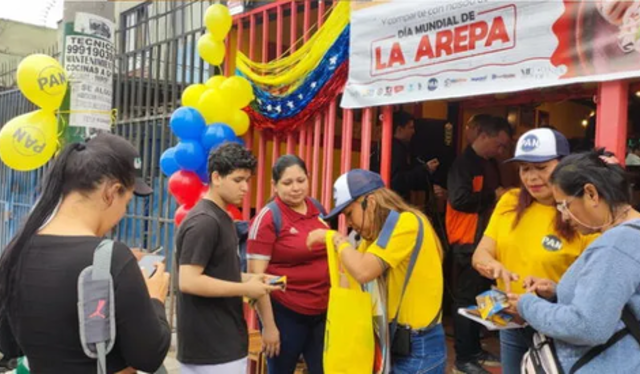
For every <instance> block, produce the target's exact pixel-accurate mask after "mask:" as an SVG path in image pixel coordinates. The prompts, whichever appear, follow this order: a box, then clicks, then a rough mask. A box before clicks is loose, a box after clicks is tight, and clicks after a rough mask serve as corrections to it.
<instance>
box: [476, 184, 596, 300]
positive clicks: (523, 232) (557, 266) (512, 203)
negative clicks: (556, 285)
mask: <svg viewBox="0 0 640 374" xmlns="http://www.w3.org/2000/svg"><path fill="white" fill-rule="evenodd" d="M519 193H520V190H519V189H515V190H511V191H509V192H507V193H506V194H505V195H504V196H503V197H502V198H501V199H500V201H499V202H498V204H497V206H496V208H495V210H494V211H493V215H492V216H491V220H490V221H489V226H487V229H486V230H485V232H484V235H486V236H488V237H489V238H491V239H493V240H495V241H496V256H497V258H496V259H497V260H498V261H499V262H500V263H502V264H503V265H504V266H505V267H506V268H507V270H509V271H511V272H513V273H516V274H518V275H519V276H520V280H519V281H517V282H512V283H511V291H512V292H515V293H524V292H525V289H524V287H523V286H522V281H523V280H524V278H525V277H527V276H536V277H540V278H545V279H550V280H552V281H554V282H558V281H559V280H560V278H561V277H562V275H563V274H564V272H565V271H567V269H568V268H569V266H571V264H572V263H573V262H574V261H575V260H576V259H577V258H578V256H580V254H581V253H582V252H583V251H584V250H585V248H586V247H587V246H588V245H589V244H590V243H591V242H592V241H593V240H594V239H595V238H596V237H597V235H587V236H582V235H580V234H578V235H577V236H576V237H575V238H574V239H573V240H572V241H571V242H569V241H567V240H566V239H564V238H561V237H560V234H558V232H557V231H556V230H555V229H554V225H555V219H556V213H557V212H556V207H555V206H549V205H543V204H540V203H538V202H536V201H534V202H533V203H532V204H531V205H530V206H529V207H528V208H527V210H526V211H525V212H524V214H523V215H522V217H521V218H520V222H518V225H517V226H516V227H515V228H513V222H514V220H515V218H516V212H515V208H516V206H517V204H518V195H519ZM498 288H500V289H501V290H503V291H504V282H503V281H502V280H501V279H498Z"/></svg>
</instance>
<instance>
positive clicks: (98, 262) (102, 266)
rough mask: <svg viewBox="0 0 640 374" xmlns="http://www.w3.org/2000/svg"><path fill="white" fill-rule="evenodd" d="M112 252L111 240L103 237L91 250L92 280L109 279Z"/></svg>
mask: <svg viewBox="0 0 640 374" xmlns="http://www.w3.org/2000/svg"><path fill="white" fill-rule="evenodd" d="M112 254H113V240H109V239H105V240H103V241H101V242H100V244H98V247H97V248H96V250H95V251H94V252H93V271H92V272H91V274H92V276H93V280H102V279H109V277H110V276H111V255H112Z"/></svg>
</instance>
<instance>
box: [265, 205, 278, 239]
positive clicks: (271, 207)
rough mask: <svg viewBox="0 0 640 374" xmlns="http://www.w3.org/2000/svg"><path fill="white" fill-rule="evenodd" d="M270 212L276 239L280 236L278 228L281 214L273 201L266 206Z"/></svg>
mask: <svg viewBox="0 0 640 374" xmlns="http://www.w3.org/2000/svg"><path fill="white" fill-rule="evenodd" d="M266 208H267V209H269V210H270V211H271V219H272V220H273V231H274V232H275V233H276V238H277V237H278V236H279V235H280V228H281V227H282V212H281V211H280V207H279V206H278V203H276V201H275V200H273V201H271V202H270V203H269V204H267V206H266Z"/></svg>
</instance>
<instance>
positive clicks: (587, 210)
mask: <svg viewBox="0 0 640 374" xmlns="http://www.w3.org/2000/svg"><path fill="white" fill-rule="evenodd" d="M551 188H552V190H553V196H554V199H555V204H556V207H557V209H558V210H559V211H560V213H561V214H562V217H563V219H564V220H566V222H567V223H568V224H570V225H571V226H572V227H574V228H575V229H576V230H577V231H579V232H580V233H582V234H592V233H601V234H602V235H600V237H599V238H598V239H596V240H594V241H593V243H591V244H590V245H589V247H588V248H587V249H586V250H585V251H584V253H582V255H581V256H580V257H579V258H578V259H577V260H576V261H575V262H574V263H573V265H571V267H570V268H569V269H568V270H567V271H566V272H565V274H564V275H563V276H562V278H561V279H560V281H559V282H558V283H557V284H556V282H553V281H551V280H536V281H535V282H533V283H532V284H531V285H530V286H529V287H528V290H527V291H529V292H528V293H526V294H523V295H518V294H511V295H509V299H510V303H511V304H512V305H513V306H517V309H518V312H519V313H520V316H522V318H524V320H526V321H527V322H528V323H529V325H531V326H532V327H533V328H534V329H536V330H537V331H538V332H540V333H542V334H544V335H546V336H548V337H550V338H553V341H554V346H555V353H556V355H557V359H558V361H559V363H560V365H561V366H562V369H563V370H564V372H565V373H573V372H576V371H577V372H579V373H581V374H589V373H594V374H595V373H638V372H640V355H638V341H636V339H635V338H634V337H633V335H634V334H630V333H629V331H628V329H626V328H625V324H626V323H624V322H622V319H623V318H624V319H626V320H627V321H629V322H630V323H631V324H633V325H635V326H636V328H637V327H638V316H640V251H638V242H640V213H639V212H638V211H637V210H635V209H633V208H632V207H631V189H630V185H629V180H628V178H627V175H626V173H625V170H624V169H623V168H622V167H621V166H620V165H619V164H617V162H616V160H615V159H612V158H611V155H610V154H606V153H605V152H603V151H602V150H600V151H591V152H587V153H580V154H574V155H571V156H568V157H566V158H565V159H563V160H562V162H560V164H558V166H557V167H556V169H555V170H554V172H553V174H552V175H551ZM623 311H624V312H623ZM625 315H626V316H628V317H630V318H627V317H625ZM603 344H607V345H608V347H607V348H606V349H598V350H601V352H600V353H599V354H597V353H596V354H594V352H595V351H592V350H593V349H594V348H595V347H599V348H602V347H603ZM588 353H589V354H588ZM588 357H591V359H590V360H588V359H587V358H588ZM578 362H580V365H578ZM579 366H580V367H579Z"/></svg>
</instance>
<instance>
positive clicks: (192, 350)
mask: <svg viewBox="0 0 640 374" xmlns="http://www.w3.org/2000/svg"><path fill="white" fill-rule="evenodd" d="M176 246H177V251H178V252H177V254H178V262H179V264H180V265H198V266H202V267H204V275H206V276H209V277H212V278H216V279H219V280H225V281H230V282H241V281H242V274H241V271H240V257H239V254H238V237H237V235H236V229H235V226H234V224H233V221H232V219H231V217H230V216H229V214H228V213H227V212H226V211H225V210H223V209H222V208H220V207H219V206H218V205H216V204H215V203H214V202H212V201H210V200H206V199H203V200H201V201H200V202H199V203H198V204H197V205H196V206H195V207H193V209H192V210H191V211H190V212H189V214H188V215H187V217H186V218H185V220H184V222H182V224H181V225H180V229H179V230H178V235H177V240H176ZM248 345H249V338H248V333H247V324H246V322H245V320H244V313H243V307H242V297H200V296H195V295H190V294H186V293H183V292H179V293H178V360H179V361H180V362H182V363H185V364H194V365H216V364H223V363H227V362H232V361H236V360H239V359H241V358H243V357H246V356H247V353H248V349H249V347H248Z"/></svg>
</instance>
